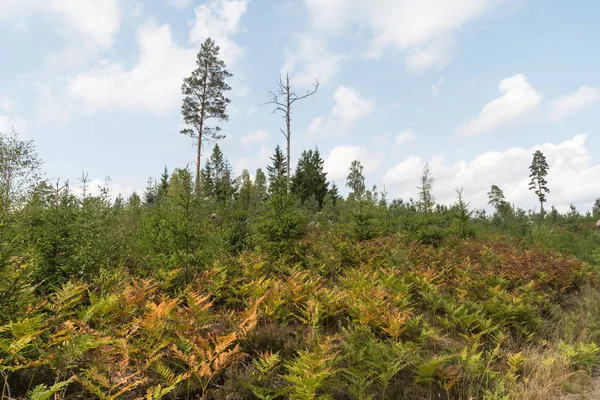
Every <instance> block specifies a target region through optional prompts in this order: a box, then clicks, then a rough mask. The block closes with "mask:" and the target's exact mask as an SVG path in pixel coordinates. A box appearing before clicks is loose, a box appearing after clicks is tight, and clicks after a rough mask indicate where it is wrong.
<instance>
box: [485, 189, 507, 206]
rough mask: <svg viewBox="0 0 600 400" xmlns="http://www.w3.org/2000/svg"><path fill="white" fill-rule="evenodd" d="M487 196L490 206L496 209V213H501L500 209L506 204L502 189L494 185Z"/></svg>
mask: <svg viewBox="0 0 600 400" xmlns="http://www.w3.org/2000/svg"><path fill="white" fill-rule="evenodd" d="M487 195H488V198H489V201H488V204H489V205H491V206H492V207H494V208H495V209H496V211H498V212H500V209H501V208H502V206H503V205H504V204H505V203H506V201H505V200H504V193H503V192H502V189H500V188H499V187H498V186H496V185H492V187H491V189H490V191H489V192H488V194H487Z"/></svg>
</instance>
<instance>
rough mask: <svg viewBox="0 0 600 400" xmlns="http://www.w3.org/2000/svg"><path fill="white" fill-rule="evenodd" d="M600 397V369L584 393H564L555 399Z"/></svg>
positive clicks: (590, 399)
mask: <svg viewBox="0 0 600 400" xmlns="http://www.w3.org/2000/svg"><path fill="white" fill-rule="evenodd" d="M596 399H600V371H595V374H594V376H593V377H592V381H591V383H590V385H589V388H588V389H587V390H585V391H584V392H583V393H577V394H563V395H561V396H559V397H557V398H556V399H555V400H596Z"/></svg>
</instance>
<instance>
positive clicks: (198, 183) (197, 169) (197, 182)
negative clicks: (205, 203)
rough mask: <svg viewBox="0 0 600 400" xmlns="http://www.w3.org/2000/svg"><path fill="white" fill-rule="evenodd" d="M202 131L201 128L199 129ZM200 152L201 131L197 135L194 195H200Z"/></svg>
mask: <svg viewBox="0 0 600 400" xmlns="http://www.w3.org/2000/svg"><path fill="white" fill-rule="evenodd" d="M200 129H202V128H200ZM201 152H202V130H201V131H200V133H198V154H196V193H197V194H200V153H201Z"/></svg>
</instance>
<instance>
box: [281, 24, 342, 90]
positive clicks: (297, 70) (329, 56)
mask: <svg viewBox="0 0 600 400" xmlns="http://www.w3.org/2000/svg"><path fill="white" fill-rule="evenodd" d="M285 53H286V57H285V62H284V64H283V66H282V67H281V74H282V75H285V74H286V73H290V74H291V75H292V82H293V83H294V84H297V85H299V86H310V85H312V84H313V83H314V81H315V79H318V80H319V82H320V83H325V84H326V83H329V82H330V81H331V79H332V78H333V76H334V75H335V74H337V72H338V71H339V69H340V64H341V63H342V61H344V59H345V58H346V57H345V56H344V55H342V54H334V53H332V52H330V51H329V49H328V47H327V42H326V41H325V40H324V39H323V38H317V37H315V36H312V35H298V36H297V37H296V43H295V45H294V46H293V48H291V49H290V48H286V50H285Z"/></svg>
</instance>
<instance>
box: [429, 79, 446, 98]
mask: <svg viewBox="0 0 600 400" xmlns="http://www.w3.org/2000/svg"><path fill="white" fill-rule="evenodd" d="M443 83H444V78H443V77H441V78H440V79H438V81H437V83H435V84H433V85H431V94H433V95H434V96H435V97H437V96H438V95H439V94H440V88H441V87H442V84H443Z"/></svg>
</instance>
